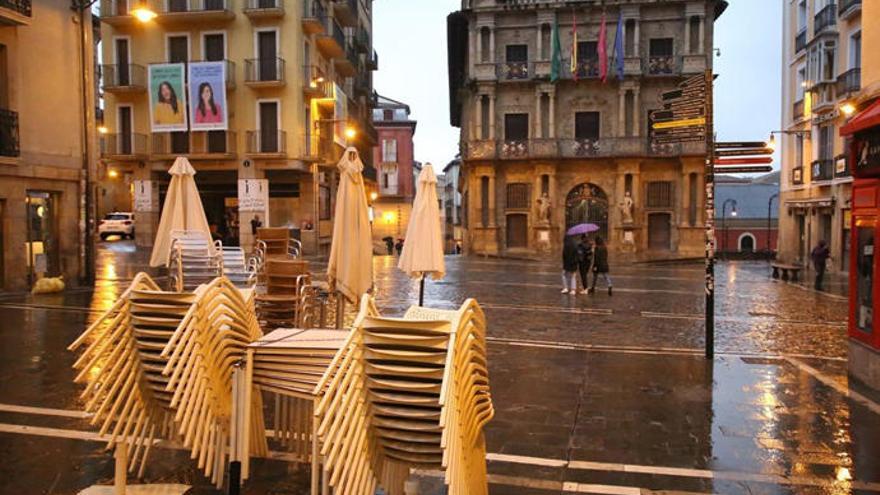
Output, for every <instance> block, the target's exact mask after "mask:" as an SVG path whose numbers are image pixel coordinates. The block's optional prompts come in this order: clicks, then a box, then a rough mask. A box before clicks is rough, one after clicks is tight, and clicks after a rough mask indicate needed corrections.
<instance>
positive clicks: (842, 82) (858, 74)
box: [837, 67, 862, 97]
mask: <svg viewBox="0 0 880 495" xmlns="http://www.w3.org/2000/svg"><path fill="white" fill-rule="evenodd" d="M861 82H862V69H861V68H859V67H856V68H855V69H850V70H848V71H846V72H844V73H843V74H841V75H839V76H837V96H838V97H841V96H843V95H846V94H847V93H855V92H856V91H858V90H859V89H861Z"/></svg>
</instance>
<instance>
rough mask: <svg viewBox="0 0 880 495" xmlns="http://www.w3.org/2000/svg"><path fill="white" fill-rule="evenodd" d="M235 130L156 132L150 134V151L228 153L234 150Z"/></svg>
mask: <svg viewBox="0 0 880 495" xmlns="http://www.w3.org/2000/svg"><path fill="white" fill-rule="evenodd" d="M236 142H237V141H236V139H235V132H232V131H192V132H156V133H153V135H152V140H151V145H150V152H151V153H152V154H153V155H156V156H163V155H168V156H171V155H188V156H189V157H190V158H194V157H197V156H198V155H203V156H205V155H206V156H211V155H230V154H235V150H236Z"/></svg>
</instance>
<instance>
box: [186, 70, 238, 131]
mask: <svg viewBox="0 0 880 495" xmlns="http://www.w3.org/2000/svg"><path fill="white" fill-rule="evenodd" d="M189 90H190V95H189V102H190V110H189V114H190V115H191V117H192V126H191V127H192V130H194V131H225V130H227V129H229V124H228V122H227V114H226V62H223V61H220V62H191V63H190V64H189Z"/></svg>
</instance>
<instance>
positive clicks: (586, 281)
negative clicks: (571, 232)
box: [577, 234, 593, 294]
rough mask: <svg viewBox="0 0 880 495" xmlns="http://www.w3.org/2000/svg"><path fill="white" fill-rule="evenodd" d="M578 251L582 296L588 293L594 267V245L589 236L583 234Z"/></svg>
mask: <svg viewBox="0 0 880 495" xmlns="http://www.w3.org/2000/svg"><path fill="white" fill-rule="evenodd" d="M577 249H578V271H579V272H580V275H581V291H580V293H581V294H586V293H587V288H588V287H589V286H590V268H592V265H593V243H592V242H590V239H589V238H588V237H587V234H581V242H580V243H579V244H578V246H577Z"/></svg>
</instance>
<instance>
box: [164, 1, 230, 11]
mask: <svg viewBox="0 0 880 495" xmlns="http://www.w3.org/2000/svg"><path fill="white" fill-rule="evenodd" d="M159 5H160V9H161V10H160V11H159V12H160V13H162V14H178V13H184V12H211V11H223V10H229V5H228V3H227V0H168V1H167V2H159Z"/></svg>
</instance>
